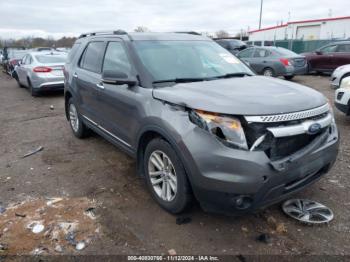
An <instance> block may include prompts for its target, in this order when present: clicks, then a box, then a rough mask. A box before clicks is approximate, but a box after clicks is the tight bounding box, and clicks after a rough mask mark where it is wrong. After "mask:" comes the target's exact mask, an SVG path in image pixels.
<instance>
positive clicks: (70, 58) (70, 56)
mask: <svg viewBox="0 0 350 262" xmlns="http://www.w3.org/2000/svg"><path fill="white" fill-rule="evenodd" d="M79 47H80V43H75V44H74V45H73V47H72V49H71V50H70V51H69V53H68V56H67V61H66V63H67V64H70V63H71V62H72V61H73V59H74V57H75V55H76V54H77V51H78V49H79Z"/></svg>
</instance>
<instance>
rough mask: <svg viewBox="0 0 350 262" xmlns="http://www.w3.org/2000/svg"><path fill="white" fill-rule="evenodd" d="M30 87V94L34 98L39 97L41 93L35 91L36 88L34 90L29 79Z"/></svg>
mask: <svg viewBox="0 0 350 262" xmlns="http://www.w3.org/2000/svg"><path fill="white" fill-rule="evenodd" d="M28 87H29V92H30V94H31V95H32V96H33V97H36V96H39V92H38V91H37V90H35V88H33V85H32V83H31V82H30V80H29V78H28Z"/></svg>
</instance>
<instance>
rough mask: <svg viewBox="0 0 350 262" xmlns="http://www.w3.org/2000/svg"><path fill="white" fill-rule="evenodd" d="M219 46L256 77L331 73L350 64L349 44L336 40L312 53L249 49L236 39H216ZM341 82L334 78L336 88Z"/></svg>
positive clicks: (288, 76)
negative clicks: (245, 65)
mask: <svg viewBox="0 0 350 262" xmlns="http://www.w3.org/2000/svg"><path fill="white" fill-rule="evenodd" d="M215 41H216V42H217V43H218V44H220V45H221V46H222V47H224V48H225V49H227V50H228V51H230V52H231V53H232V54H235V55H236V56H237V57H239V58H240V59H242V60H243V61H245V62H246V63H247V64H249V65H250V66H251V67H252V68H253V69H254V70H255V71H256V73H258V74H261V75H265V76H283V77H285V78H286V79H292V78H293V76H294V75H299V74H307V73H313V72H317V73H321V72H322V73H332V72H333V71H334V70H335V69H336V68H338V67H340V66H343V65H346V64H350V41H338V42H335V43H330V44H328V45H325V46H323V47H320V48H318V49H317V50H315V51H313V52H306V53H301V54H297V53H295V52H293V51H290V50H288V49H285V48H282V47H272V46H271V47H268V46H251V47H249V46H248V45H247V44H245V43H244V42H242V41H239V40H236V39H217V40H215ZM340 80H341V79H334V82H333V80H332V82H333V85H337V86H339V81H340Z"/></svg>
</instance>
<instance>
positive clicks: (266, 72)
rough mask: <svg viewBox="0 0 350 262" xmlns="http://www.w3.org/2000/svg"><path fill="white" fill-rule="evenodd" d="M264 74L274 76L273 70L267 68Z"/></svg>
mask: <svg viewBox="0 0 350 262" xmlns="http://www.w3.org/2000/svg"><path fill="white" fill-rule="evenodd" d="M264 76H272V71H271V70H265V71H264Z"/></svg>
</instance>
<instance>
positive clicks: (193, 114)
mask: <svg viewBox="0 0 350 262" xmlns="http://www.w3.org/2000/svg"><path fill="white" fill-rule="evenodd" d="M189 118H190V120H191V122H192V123H194V124H195V125H197V126H198V127H200V128H202V129H204V130H206V131H208V132H209V133H210V134H212V135H214V136H215V137H216V138H217V139H218V140H220V141H221V142H222V143H223V144H225V145H226V146H229V147H233V148H237V149H244V150H248V145H247V140H246V137H245V134H244V130H243V128H242V125H241V122H240V120H239V119H238V118H236V117H232V116H227V115H221V114H218V113H212V112H205V111H201V110H190V111H189Z"/></svg>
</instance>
